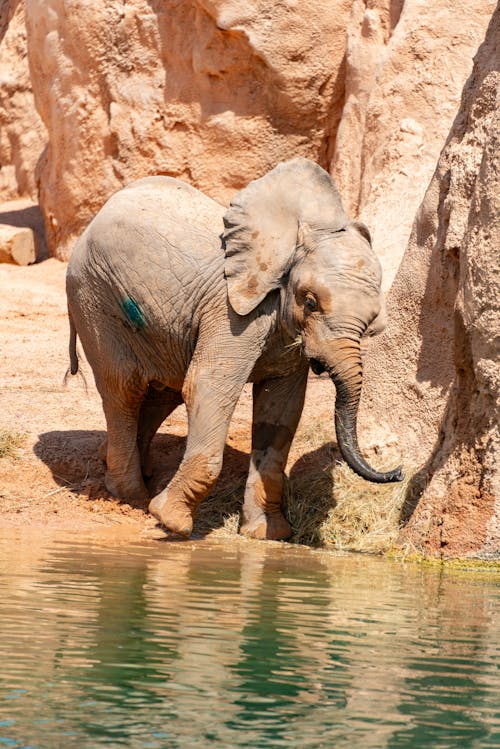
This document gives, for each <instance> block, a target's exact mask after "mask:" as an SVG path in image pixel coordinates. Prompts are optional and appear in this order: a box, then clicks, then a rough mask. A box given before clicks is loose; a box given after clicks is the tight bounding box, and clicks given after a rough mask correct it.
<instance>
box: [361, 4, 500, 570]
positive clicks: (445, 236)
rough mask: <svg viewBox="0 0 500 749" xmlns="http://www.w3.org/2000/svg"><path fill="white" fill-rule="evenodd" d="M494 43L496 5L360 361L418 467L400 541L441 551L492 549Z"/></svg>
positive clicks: (495, 536)
mask: <svg viewBox="0 0 500 749" xmlns="http://www.w3.org/2000/svg"><path fill="white" fill-rule="evenodd" d="M499 44H500V10H498V9H497V10H496V11H495V14H494V16H493V18H492V20H491V23H490V26H489V29H488V33H487V37H486V40H485V42H484V44H483V45H482V46H481V48H480V50H479V52H478V55H477V57H476V60H475V65H474V70H473V73H472V75H471V76H470V78H469V80H468V82H467V85H466V86H465V88H464V92H463V95H462V102H461V107H460V111H459V114H458V115H457V117H456V119H455V122H454V124H453V127H452V129H451V132H450V135H449V137H448V140H447V143H446V146H445V148H444V150H443V152H442V154H441V157H440V159H439V162H438V166H437V169H436V172H435V174H434V176H433V178H432V181H431V183H430V186H429V188H428V190H427V192H426V195H425V198H424V200H423V202H422V205H421V207H420V209H419V212H418V214H417V217H416V220H415V223H414V225H413V229H412V234H411V238H410V242H409V245H408V248H407V250H406V253H405V255H404V257H403V261H402V263H401V267H400V269H399V272H398V274H397V276H396V280H395V282H394V285H393V288H392V289H391V292H390V294H389V298H388V308H389V320H390V322H389V326H388V329H387V331H386V333H385V334H384V335H383V336H382V337H381V338H380V339H379V340H375V341H374V342H373V344H372V346H371V348H370V352H369V354H368V360H367V366H366V378H365V386H366V394H365V396H366V397H365V403H364V409H365V411H364V413H365V418H366V419H367V420H371V422H372V424H373V425H374V426H373V429H374V432H375V433H376V434H377V435H378V437H379V439H380V425H381V424H384V423H385V424H387V425H388V424H389V423H390V424H391V427H392V429H393V430H394V432H395V436H396V439H397V441H398V443H399V445H400V448H401V451H402V454H403V456H404V458H405V460H406V462H407V463H410V464H411V463H413V465H414V466H415V467H416V466H420V465H422V464H424V466H423V468H422V469H421V470H420V471H419V473H418V474H417V476H416V477H415V481H414V487H413V488H414V489H418V487H419V486H420V487H421V486H425V487H426V488H425V491H424V493H423V496H422V498H421V499H420V501H419V503H418V506H417V507H416V509H415V510H414V512H413V514H412V515H411V518H410V520H409V523H408V525H407V527H406V529H405V531H404V534H403V540H405V541H409V542H411V543H412V544H414V545H416V546H418V547H420V548H424V549H425V550H427V551H431V552H434V553H442V554H445V555H450V556H454V555H464V554H467V553H481V554H500V475H499V457H500V433H499V416H500V408H499V405H500V374H499V367H498V361H499V354H500V347H499V339H498V331H499V329H500V288H499V283H500V281H499V279H500V254H499V247H500V164H499V161H498V154H499V139H500V137H499V136H500V118H499V110H498V104H499V101H498V91H499V90H500V49H499ZM387 441H390V437H389V436H388V435H386V442H387ZM414 499H415V495H411V494H410V495H409V497H408V504H407V508H406V511H407V513H408V514H411V513H412V511H413V509H414V507H413V504H412V502H413V500H414Z"/></svg>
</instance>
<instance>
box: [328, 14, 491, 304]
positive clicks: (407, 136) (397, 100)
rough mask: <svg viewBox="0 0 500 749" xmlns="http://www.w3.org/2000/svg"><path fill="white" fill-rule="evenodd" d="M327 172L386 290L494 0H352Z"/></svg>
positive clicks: (454, 112) (451, 119) (448, 127)
mask: <svg viewBox="0 0 500 749" xmlns="http://www.w3.org/2000/svg"><path fill="white" fill-rule="evenodd" d="M352 5H353V13H352V18H351V22H350V24H349V35H348V45H347V64H346V84H345V85H346V91H345V107H344V111H343V115H342V120H341V122H340V126H339V130H338V134H337V141H336V148H335V154H334V159H333V163H332V166H331V172H332V174H333V175H334V177H335V179H336V181H337V183H338V186H339V189H340V193H341V195H342V196H343V199H344V201H345V203H346V208H347V210H348V212H350V213H351V215H357V216H358V217H359V218H360V219H361V220H362V221H364V222H365V223H366V224H367V225H368V226H369V227H370V228H371V230H372V237H373V244H374V249H375V251H376V252H377V254H378V255H379V257H380V259H381V262H382V267H383V269H384V278H383V285H384V289H385V290H388V289H389V288H390V286H391V284H392V281H393V279H394V276H395V273H396V270H397V268H398V266H399V262H400V260H401V257H402V255H403V252H404V249H405V247H406V245H407V243H408V239H409V236H410V231H411V227H412V224H413V219H414V217H415V213H416V211H417V208H418V206H419V205H420V203H421V202H422V199H423V197H424V194H425V190H426V188H427V185H428V184H429V180H430V179H431V177H432V174H433V172H434V169H435V166H436V162H437V159H438V157H439V154H440V152H441V149H442V147H443V143H444V141H445V139H446V136H447V134H448V132H449V130H450V127H451V125H452V122H453V119H454V117H455V115H456V112H457V109H458V105H459V100H460V94H461V91H462V87H463V84H464V83H465V80H466V79H467V77H468V76H469V74H470V71H471V70H472V58H473V56H474V54H475V53H476V50H477V48H478V47H479V45H480V44H481V42H482V41H483V39H484V34H485V31H486V28H487V25H488V22H489V20H490V18H491V14H492V12H493V10H494V8H495V2H487V1H485V0H467V2H464V3H456V2H454V0H436V1H435V2H432V3H429V2H427V0H371V1H370V2H366V0H354V2H353V4H352Z"/></svg>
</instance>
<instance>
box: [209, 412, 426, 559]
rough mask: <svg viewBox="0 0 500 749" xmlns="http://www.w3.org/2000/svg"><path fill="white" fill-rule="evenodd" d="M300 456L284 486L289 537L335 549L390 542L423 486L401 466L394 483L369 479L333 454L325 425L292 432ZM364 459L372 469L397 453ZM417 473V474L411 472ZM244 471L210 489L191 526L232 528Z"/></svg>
mask: <svg viewBox="0 0 500 749" xmlns="http://www.w3.org/2000/svg"><path fill="white" fill-rule="evenodd" d="M295 446H296V449H297V448H298V449H297V452H299V454H300V453H301V454H302V457H301V458H300V459H299V460H298V461H297V462H296V463H295V465H294V466H293V467H292V470H291V474H290V478H289V480H288V481H287V482H286V485H285V490H284V505H285V515H286V517H287V519H288V521H289V522H290V524H291V526H292V528H293V529H294V535H293V538H292V542H293V543H296V544H304V545H307V546H322V547H327V548H328V547H334V548H335V549H339V550H351V551H358V552H370V553H382V552H387V551H388V550H390V549H391V548H393V547H394V544H395V541H396V538H397V536H398V534H399V531H400V529H401V527H402V525H403V523H404V522H405V520H406V519H407V516H408V512H409V510H410V509H411V508H413V507H414V506H415V504H416V500H417V497H418V495H419V494H420V493H421V491H422V489H423V486H421V485H420V483H419V482H417V481H415V475H416V470H415V469H414V468H412V467H411V466H404V473H405V479H404V481H402V482H401V483H397V484H372V483H370V482H368V481H364V479H362V478H360V477H359V476H357V475H356V474H355V473H353V472H352V471H351V470H350V468H348V466H347V465H346V463H344V462H343V461H341V460H340V459H339V453H338V450H337V447H336V444H335V443H334V442H333V441H332V435H331V432H330V430H329V429H328V427H324V426H322V425H314V426H312V425H310V424H308V425H305V426H304V427H303V428H302V429H299V432H298V434H297V437H296V443H295ZM376 457H377V456H375V457H374V458H372V456H370V459H369V460H370V462H371V463H373V465H374V467H375V468H377V469H378V470H388V469H389V468H394V466H395V465H397V464H398V463H399V456H398V455H397V454H396V453H394V452H392V453H387V454H384V459H383V462H381V461H380V460H379V461H378V462H377V459H376ZM417 476H418V474H417ZM245 481H246V477H243V478H241V479H239V480H238V481H237V482H235V483H234V484H232V485H230V486H228V487H226V488H223V489H220V490H217V489H216V490H215V491H214V492H213V493H212V494H211V495H210V496H209V497H208V498H207V499H206V500H204V501H203V502H202V503H201V505H200V507H199V508H198V511H197V514H196V521H195V532H196V533H198V534H200V535H205V534H207V533H210V532H215V533H217V534H218V535H225V536H234V535H236V534H237V533H238V527H239V520H240V513H241V505H242V501H243V494H244V488H245Z"/></svg>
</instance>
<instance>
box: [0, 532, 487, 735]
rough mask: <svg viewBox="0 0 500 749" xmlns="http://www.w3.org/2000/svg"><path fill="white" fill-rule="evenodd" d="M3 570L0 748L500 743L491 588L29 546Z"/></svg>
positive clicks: (377, 573) (160, 550)
mask: <svg viewBox="0 0 500 749" xmlns="http://www.w3.org/2000/svg"><path fill="white" fill-rule="evenodd" d="M0 575H1V576H0V602H1V603H0V605H1V617H0V747H2V746H7V747H18V749H20V748H21V747H25V748H27V747H32V748H33V749H34V748H35V747H36V748H39V749H42V747H43V749H45V748H46V747H66V746H77V747H82V748H84V749H86V748H89V749H90V747H96V746H101V745H106V746H107V747H123V746H127V747H133V749H136V748H137V749H139V747H141V749H142V747H154V748H156V747H158V748H160V747H161V749H165V748H168V749H170V748H172V749H173V748H174V747H182V749H189V748H190V747H203V746H207V745H213V746H216V747H263V748H265V747H289V746H298V747H304V748H309V747H310V748H311V749H312V748H313V747H314V748H316V747H320V746H325V747H336V748H338V747H350V748H351V747H356V746H363V747H373V748H374V749H375V747H377V748H379V747H380V748H382V747H387V748H391V749H392V748H394V747H404V748H408V749H409V748H410V747H412V748H413V747H419V748H420V747H423V746H429V747H433V749H438V748H441V747H443V748H445V747H456V746H461V747H468V746H470V747H476V746H477V747H479V746H481V747H498V746H499V745H500V701H499V699H498V694H499V693H500V674H499V670H498V666H499V654H500V626H499V624H500V606H499V602H500V584H499V581H498V577H497V578H493V577H492V576H491V575H490V576H489V577H488V576H487V575H486V574H484V575H482V576H478V575H461V576H454V575H452V574H449V573H443V572H438V571H435V570H426V569H420V568H417V567H404V566H403V565H397V564H394V563H391V562H388V561H385V560H382V559H377V558H367V557H361V556H334V555H331V554H326V553H318V552H308V551H306V550H303V549H294V548H292V547H289V546H286V545H282V546H276V545H273V544H264V543H261V544H259V543H245V542H243V541H242V542H241V543H237V544H234V543H233V544H232V545H231V546H227V545H225V544H223V543H217V544H212V545H210V544H207V543H204V542H202V543H178V544H175V543H167V542H163V543H161V542H158V543H156V544H153V543H150V544H147V545H145V546H123V547H118V548H111V549H103V548H100V547H97V546H91V545H86V544H84V543H80V544H76V543H75V544H64V543H60V542H55V541H47V542H46V545H45V546H41V545H40V543H39V539H37V543H36V544H34V543H32V542H31V541H30V540H29V539H26V538H22V537H21V538H19V539H14V540H12V539H11V540H3V541H1V542H0Z"/></svg>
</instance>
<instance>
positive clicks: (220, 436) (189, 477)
mask: <svg viewBox="0 0 500 749" xmlns="http://www.w3.org/2000/svg"><path fill="white" fill-rule="evenodd" d="M221 369H222V368H219V367H217V368H216V369H214V368H210V370H204V371H203V370H202V369H200V367H198V366H197V365H196V363H195V364H194V365H192V366H191V367H190V371H189V372H188V377H187V378H186V383H185V386H184V389H183V397H184V401H185V403H186V409H187V412H188V438H187V444H186V451H185V453H184V458H183V460H182V463H181V465H180V466H179V468H178V470H177V473H176V474H175V476H174V477H173V479H172V480H171V482H170V483H169V484H168V486H167V487H166V488H165V489H164V490H163V491H162V492H160V493H159V494H157V495H156V497H154V498H153V499H152V500H151V502H150V504H149V511H150V512H151V514H152V515H154V516H155V517H156V518H158V520H159V521H160V522H161V523H162V525H164V526H165V528H167V529H168V530H170V531H172V532H173V533H178V534H179V535H182V536H189V535H190V534H191V531H192V529H193V515H194V513H195V511H196V508H197V507H198V505H199V504H200V502H201V501H202V499H204V498H205V497H206V495H207V494H208V493H209V491H210V489H211V488H212V486H213V484H214V483H215V481H216V480H217V477H218V476H219V473H220V470H221V468H222V456H223V452H224V445H225V443H226V437H227V431H228V427H229V422H230V420H231V416H232V414H233V411H234V408H235V406H236V403H237V400H238V397H239V395H240V393H241V390H242V388H243V385H244V383H245V381H246V377H247V376H248V373H247V372H246V370H244V371H243V372H242V373H239V374H235V373H234V372H226V373H225V376H224V373H223V371H221Z"/></svg>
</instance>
